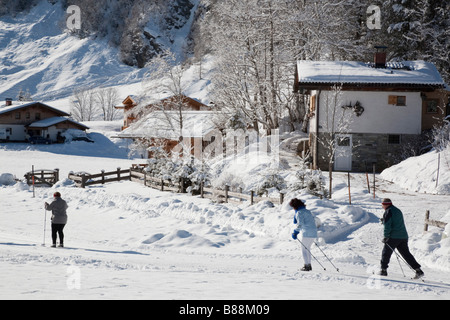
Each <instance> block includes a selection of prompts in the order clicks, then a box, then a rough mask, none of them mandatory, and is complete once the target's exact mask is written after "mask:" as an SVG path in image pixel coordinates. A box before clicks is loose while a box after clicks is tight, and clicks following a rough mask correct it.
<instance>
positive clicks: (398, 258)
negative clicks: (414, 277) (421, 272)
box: [385, 242, 416, 276]
mask: <svg viewBox="0 0 450 320" xmlns="http://www.w3.org/2000/svg"><path fill="white" fill-rule="evenodd" d="M385 244H386V245H387V246H388V248H389V249H391V250H392V252H394V253H395V256H396V257H397V260H398V264H399V265H400V259H402V260H403V262H404V263H405V264H406V265H407V266H408V267H409V268H410V269H411V270H412V271H414V272H415V271H416V270H414V269H413V267H411V266H410V265H409V263H408V262H406V260H405V259H403V257H401V256H400V255H399V254H398V253H397V252H396V251H395V250H394V249H392V247H391V246H390V245H389V244H388V243H387V242H386V243H385ZM400 269H402V272H403V268H402V266H401V265H400ZM403 276H405V273H404V272H403Z"/></svg>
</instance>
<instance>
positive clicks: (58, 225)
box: [45, 192, 68, 248]
mask: <svg viewBox="0 0 450 320" xmlns="http://www.w3.org/2000/svg"><path fill="white" fill-rule="evenodd" d="M53 198H54V200H53V201H52V203H50V204H48V203H47V202H46V203H45V210H48V211H51V212H52V218H51V220H52V240H53V244H52V247H53V248H54V247H56V238H57V237H56V236H57V234H58V235H59V246H60V247H64V233H63V229H64V226H65V225H66V223H67V213H66V210H67V208H68V206H67V203H66V201H64V200H63V199H61V194H60V193H59V192H55V193H54V194H53Z"/></svg>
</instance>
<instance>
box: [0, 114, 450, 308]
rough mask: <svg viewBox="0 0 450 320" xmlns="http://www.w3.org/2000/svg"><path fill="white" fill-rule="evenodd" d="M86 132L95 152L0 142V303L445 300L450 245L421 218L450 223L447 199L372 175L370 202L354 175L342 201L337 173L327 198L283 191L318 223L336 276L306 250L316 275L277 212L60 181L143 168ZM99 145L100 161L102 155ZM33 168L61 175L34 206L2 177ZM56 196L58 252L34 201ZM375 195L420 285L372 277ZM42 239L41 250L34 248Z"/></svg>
mask: <svg viewBox="0 0 450 320" xmlns="http://www.w3.org/2000/svg"><path fill="white" fill-rule="evenodd" d="M91 127H92V128H93V129H92V130H93V131H94V132H95V131H96V130H97V132H98V133H97V134H95V135H94V137H95V138H96V144H95V146H96V149H97V152H95V151H94V150H93V149H92V150H90V152H92V154H91V155H87V154H84V153H83V152H81V151H80V150H82V149H85V150H86V148H90V146H91V145H93V144H87V143H85V142H76V143H74V142H72V143H70V144H66V145H50V146H34V147H29V146H27V145H25V144H8V145H4V146H2V148H1V150H0V175H2V177H3V178H2V179H0V180H2V182H1V183H2V185H0V198H1V201H2V208H3V210H2V211H1V213H0V270H1V275H2V279H3V280H2V281H1V283H0V298H2V299H17V298H19V299H55V298H57V299H60V298H65V299H99V298H100V299H186V298H188V299H268V300H277V299H292V298H295V299H385V298H386V297H387V296H389V297H390V298H392V299H449V298H450V282H449V280H448V279H450V276H449V275H450V237H447V238H445V233H443V232H442V230H439V229H438V228H435V227H431V228H430V231H429V232H428V233H427V234H423V233H422V230H423V220H424V215H425V210H427V209H428V210H430V211H431V217H432V218H433V219H436V220H444V221H449V220H450V211H449V209H448V203H449V200H450V195H431V194H422V193H416V192H414V191H408V190H406V189H404V188H403V186H404V185H405V184H399V185H396V184H393V183H390V182H387V181H384V180H381V179H380V177H378V176H377V180H376V185H377V191H376V198H375V199H374V198H373V195H372V194H371V193H369V192H368V191H367V189H366V188H367V185H366V177H365V175H359V174H353V175H352V177H351V197H352V205H349V204H348V187H347V176H346V175H344V174H339V173H336V174H335V179H334V188H335V192H334V196H333V199H332V200H325V199H322V200H321V199H319V198H317V197H315V196H312V195H309V194H307V193H304V192H301V193H299V194H292V193H291V194H288V195H287V198H288V199H289V198H291V197H293V196H298V197H300V198H302V199H304V200H306V204H307V207H308V208H309V209H310V210H311V211H312V212H313V214H314V215H315V217H316V218H317V219H318V220H319V221H320V227H319V237H320V239H319V241H318V244H319V245H320V248H321V249H322V250H323V251H324V252H325V254H326V255H327V256H328V257H329V258H330V259H331V261H332V262H333V264H334V265H335V266H336V267H337V268H338V269H339V271H337V270H336V269H334V267H333V266H332V265H331V264H330V263H329V262H328V260H327V259H326V258H325V257H324V256H323V255H322V253H321V251H319V249H318V248H317V247H313V248H312V253H313V255H314V256H315V257H316V258H317V259H318V260H319V261H320V263H321V264H322V265H323V266H324V267H325V268H326V270H323V269H322V268H321V267H320V265H319V264H318V263H317V262H316V261H315V260H313V271H312V272H309V273H305V272H301V271H299V269H300V267H301V266H302V258H301V250H300V249H301V248H300V244H299V243H298V242H296V241H293V240H292V239H291V238H290V234H291V232H292V229H293V226H294V225H293V224H292V218H293V211H292V210H290V209H289V208H288V206H287V204H286V203H285V204H283V205H281V206H280V205H273V204H271V203H270V202H260V203H259V204H256V205H253V206H250V205H249V204H248V203H243V204H241V205H233V204H218V203H214V202H211V200H208V199H200V198H199V197H195V196H190V195H187V194H186V195H182V194H175V193H169V192H160V191H157V190H153V189H150V188H147V187H144V186H142V185H140V184H137V183H135V182H120V183H119V182H117V183H110V184H106V185H103V186H101V185H100V186H92V187H88V188H86V189H79V188H76V187H75V186H74V184H73V183H72V182H71V181H69V180H67V179H66V178H65V177H66V176H67V173H68V172H69V171H78V170H79V171H88V172H91V173H96V172H99V171H100V170H101V169H106V170H114V169H115V168H117V167H122V168H126V167H127V166H129V165H130V164H131V163H136V162H138V161H139V160H136V159H135V160H129V159H127V158H126V152H123V150H122V149H121V148H119V147H118V146H116V145H115V144H114V143H112V142H111V141H109V140H108V139H106V138H104V137H105V135H107V136H110V135H111V132H113V131H114V130H116V127H115V126H114V125H113V126H111V127H108V126H105V124H104V123H101V122H97V123H92V124H91ZM96 128H98V129H96ZM80 144H81V145H80ZM81 146H83V148H80V147H81ZM105 150H108V154H109V155H110V156H109V157H108V158H105V157H104V156H103V155H102V151H105ZM103 154H105V153H103ZM12 159H14V165H12V164H11V160H12ZM416 163H420V159H417V162H415V164H416ZM31 165H34V166H35V168H47V169H51V168H56V167H57V168H59V169H60V170H61V181H60V182H59V183H57V184H56V185H55V186H54V187H52V188H37V189H36V190H35V196H34V197H33V192H32V189H31V188H30V187H28V186H27V185H25V184H24V183H23V182H17V183H14V182H11V181H9V180H8V179H7V177H8V176H11V175H15V176H16V177H17V178H21V177H22V176H23V174H24V173H25V172H26V171H29V170H30V169H31ZM292 165H293V164H292ZM230 166H232V164H231V163H230ZM407 166H411V163H408V164H407ZM295 170H296V169H295V167H294V166H292V168H291V169H288V170H287V171H286V172H285V174H286V178H287V179H289V176H290V175H293V174H294V173H295ZM240 176H241V178H242V179H243V180H244V181H246V182H247V183H249V184H251V183H252V181H253V180H255V179H259V178H258V177H257V176H256V175H255V173H254V172H253V171H252V170H249V171H242V172H241V174H240ZM443 183H446V182H445V181H443ZM447 183H448V181H447ZM55 191H59V192H61V194H62V195H63V198H65V199H66V200H67V201H68V203H69V211H68V215H69V222H68V224H67V227H66V229H65V234H66V241H65V245H66V248H55V249H53V248H49V247H48V244H49V242H50V225H49V221H48V220H49V215H48V213H47V215H46V214H45V211H44V209H43V203H44V202H45V201H49V200H50V198H51V197H52V194H53V193H54V192H55ZM383 197H390V198H391V199H392V200H393V201H394V204H395V205H397V206H398V207H399V208H401V209H402V210H403V212H404V214H405V221H406V224H407V227H408V232H409V234H410V237H411V239H410V247H411V251H412V252H413V254H414V255H415V256H416V258H417V260H418V261H419V263H421V264H422V267H423V270H424V271H425V274H426V277H425V282H421V281H420V280H419V281H414V280H410V278H409V277H410V276H412V271H411V270H409V269H408V267H407V266H405V265H403V266H402V268H403V270H404V272H405V273H406V277H403V275H402V271H401V269H400V265H399V264H398V262H397V261H396V260H395V258H394V257H393V259H392V260H391V264H390V268H389V276H388V277H386V278H384V277H382V278H380V277H379V276H375V275H373V274H372V272H373V271H378V267H379V259H380V255H381V249H382V244H381V239H382V237H383V236H382V226H381V225H380V224H379V221H378V218H379V217H380V216H381V214H382V210H381V208H380V201H381V198H383ZM45 217H46V219H47V220H46V227H44V218H45ZM449 222H450V221H449ZM44 228H46V233H45V238H44ZM446 232H447V234H448V229H447V230H446ZM43 242H45V244H46V245H47V246H46V247H42V246H41V244H42V243H43ZM49 282H51V283H52V287H49V286H48V285H47V284H48V283H49ZM293 291H295V293H296V294H295V297H293V296H292V292H293Z"/></svg>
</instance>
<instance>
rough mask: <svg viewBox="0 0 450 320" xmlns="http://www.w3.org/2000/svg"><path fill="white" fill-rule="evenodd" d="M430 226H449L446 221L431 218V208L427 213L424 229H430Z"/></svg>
mask: <svg viewBox="0 0 450 320" xmlns="http://www.w3.org/2000/svg"><path fill="white" fill-rule="evenodd" d="M428 226H434V227H438V228H445V227H446V226H447V223H446V222H442V221H437V220H431V219H430V210H427V211H426V213H425V226H424V229H423V231H425V232H427V231H428Z"/></svg>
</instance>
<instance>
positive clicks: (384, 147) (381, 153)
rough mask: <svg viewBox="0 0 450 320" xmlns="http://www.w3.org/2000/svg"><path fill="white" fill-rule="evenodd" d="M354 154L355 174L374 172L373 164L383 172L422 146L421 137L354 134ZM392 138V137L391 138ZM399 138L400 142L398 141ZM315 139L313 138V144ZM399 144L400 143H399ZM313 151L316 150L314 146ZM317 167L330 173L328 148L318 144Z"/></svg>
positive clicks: (322, 135) (353, 165)
mask: <svg viewBox="0 0 450 320" xmlns="http://www.w3.org/2000/svg"><path fill="white" fill-rule="evenodd" d="M352 136H353V152H352V171H353V172H366V171H367V172H372V171H373V164H374V163H375V165H376V171H377V172H381V171H383V170H384V169H386V168H388V167H390V166H392V165H394V164H397V163H399V162H400V161H402V160H403V159H405V155H408V152H410V149H411V148H414V147H416V148H417V145H418V144H420V140H421V136H420V135H411V134H402V135H389V134H374V133H353V134H352ZM390 136H391V137H390ZM319 137H320V138H322V139H323V138H324V133H319ZM397 138H398V140H397ZM313 141H314V137H313V136H312V141H311V142H312V143H313ZM397 142H398V143H397ZM311 150H312V151H313V150H314V144H312V148H311ZM317 151H318V156H317V159H316V161H317V166H318V168H320V169H321V170H324V171H328V158H327V154H328V153H327V150H326V147H325V146H324V145H323V144H321V143H318V148H317Z"/></svg>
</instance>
